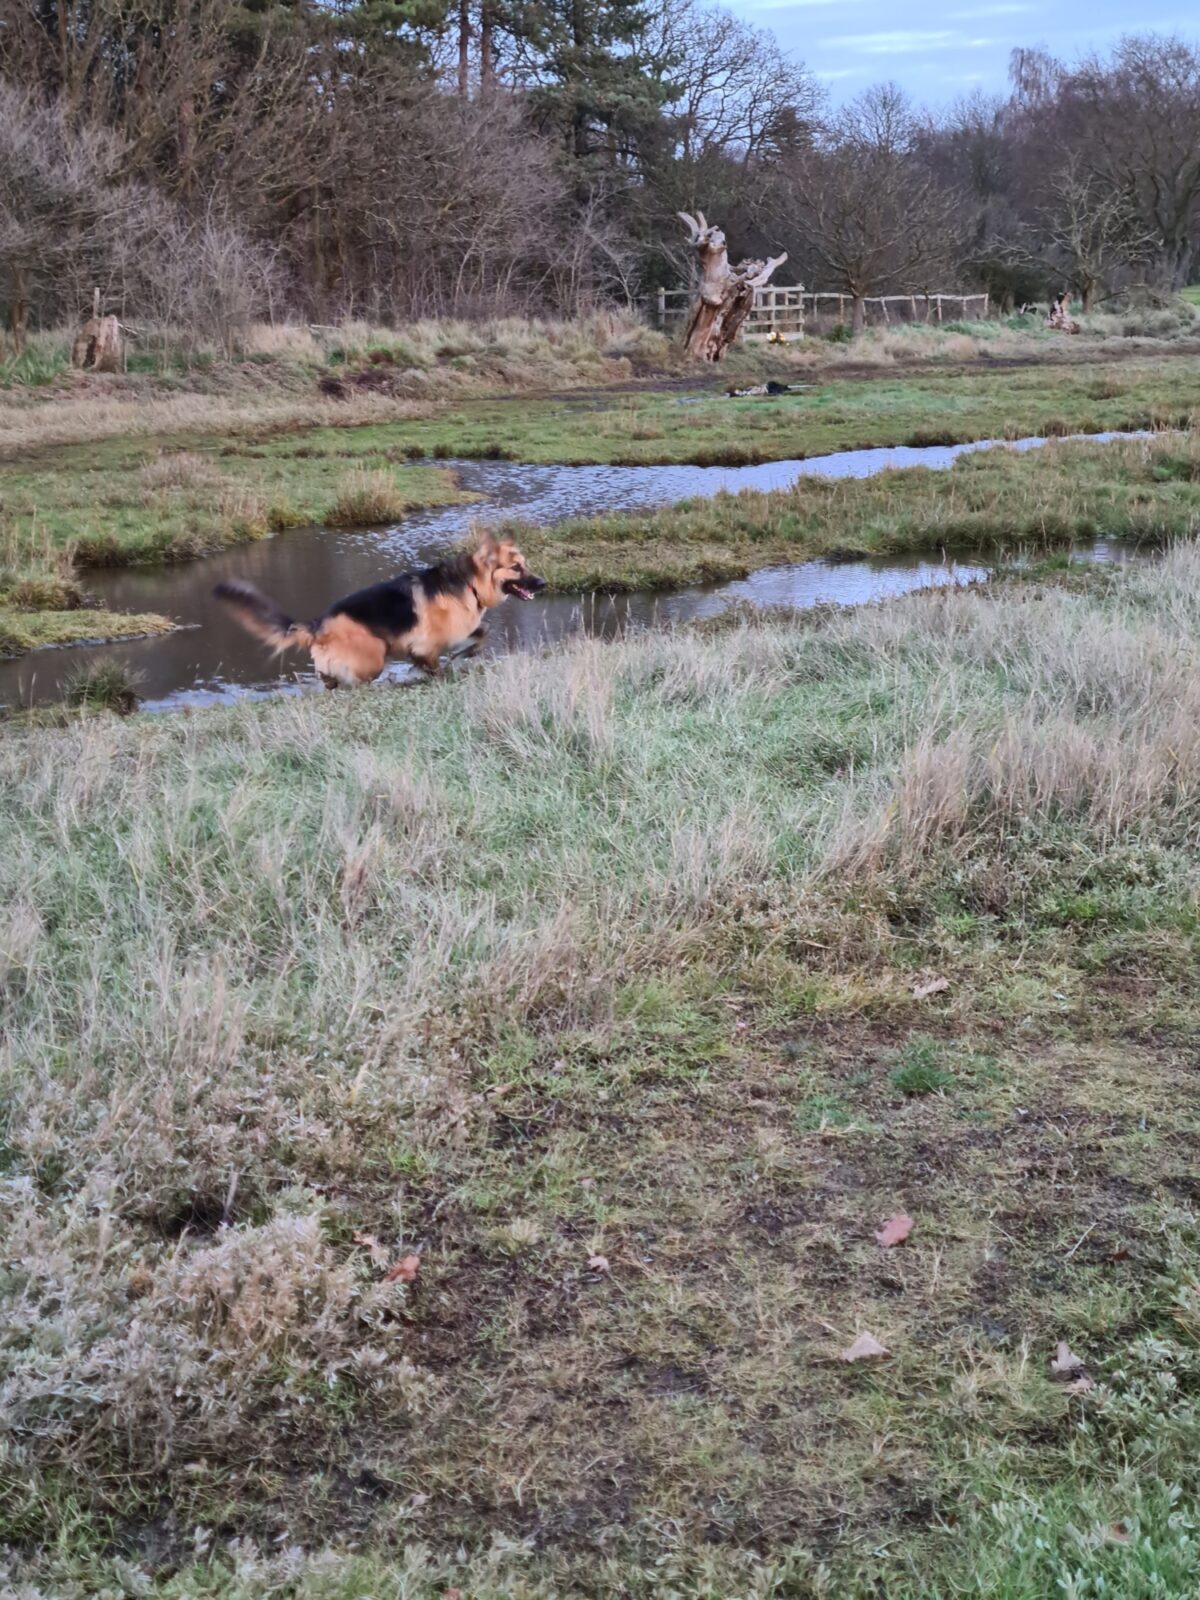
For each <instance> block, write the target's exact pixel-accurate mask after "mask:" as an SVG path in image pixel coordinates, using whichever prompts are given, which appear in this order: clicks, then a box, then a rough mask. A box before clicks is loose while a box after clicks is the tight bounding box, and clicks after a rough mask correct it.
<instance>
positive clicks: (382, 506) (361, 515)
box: [325, 467, 410, 528]
mask: <svg viewBox="0 0 1200 1600" xmlns="http://www.w3.org/2000/svg"><path fill="white" fill-rule="evenodd" d="M409 503H410V502H409V501H408V500H407V499H406V498H405V496H404V495H403V494H402V492H401V491H400V489H399V487H398V486H397V483H396V479H395V477H394V476H393V474H392V473H391V472H389V471H388V470H387V468H386V467H375V468H369V467H356V468H355V469H354V471H353V472H350V473H348V474H347V475H346V476H345V477H344V478H343V479H342V481H341V483H340V485H339V486H338V492H337V498H336V499H335V500H334V501H333V503H332V504H331V505H330V507H329V509H328V510H327V511H326V513H325V521H326V522H327V523H328V524H329V525H330V527H334V528H353V527H359V526H362V527H368V526H372V525H374V524H377V523H382V522H393V521H395V520H396V519H397V518H398V517H401V516H403V514H404V512H405V511H406V510H407V509H408V506H409Z"/></svg>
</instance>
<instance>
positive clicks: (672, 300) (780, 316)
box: [655, 283, 991, 340]
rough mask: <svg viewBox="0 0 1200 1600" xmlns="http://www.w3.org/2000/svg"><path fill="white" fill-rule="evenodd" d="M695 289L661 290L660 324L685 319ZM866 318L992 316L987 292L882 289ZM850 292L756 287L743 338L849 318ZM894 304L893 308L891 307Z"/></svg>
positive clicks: (785, 335)
mask: <svg viewBox="0 0 1200 1600" xmlns="http://www.w3.org/2000/svg"><path fill="white" fill-rule="evenodd" d="M691 303H692V290H690V289H660V290H659V291H658V298H657V303H656V308H655V309H656V311H657V322H658V326H659V327H660V328H668V327H670V326H671V325H672V324H673V323H678V322H683V321H684V320H685V319H686V317H687V314H688V311H689V309H690V308H691ZM864 304H865V306H866V316H867V321H868V323H870V324H872V325H874V326H877V327H878V326H884V325H887V326H892V325H894V324H897V323H910V322H931V323H935V324H936V323H939V322H953V321H955V320H956V319H959V318H963V319H965V318H967V317H974V318H981V317H988V316H990V315H991V300H990V298H989V297H988V296H987V295H986V294H883V295H869V296H868V297H867V299H866V300H865V302H864ZM853 305H854V302H853V299H852V298H851V296H850V295H848V294H836V293H826V292H823V291H812V290H808V289H806V288H805V287H804V285H803V284H800V283H793V284H770V283H769V284H767V286H766V287H765V288H763V289H756V290H755V291H754V308H753V310H752V311H751V312H750V315H749V316H748V317H747V318H746V321H745V324H744V325H743V327H742V333H741V337H742V338H743V339H749V340H754V339H770V338H773V337H776V336H778V337H779V338H782V339H799V338H800V337H802V335H803V333H804V324H805V319H806V317H807V318H811V319H813V320H815V319H817V318H820V319H822V320H825V319H827V318H831V319H832V320H834V321H836V322H846V321H848V319H849V317H850V315H851V311H852V309H853ZM889 307H890V308H891V309H890V310H889V309H888V308H889Z"/></svg>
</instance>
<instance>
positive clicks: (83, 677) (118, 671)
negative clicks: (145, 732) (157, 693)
mask: <svg viewBox="0 0 1200 1600" xmlns="http://www.w3.org/2000/svg"><path fill="white" fill-rule="evenodd" d="M143 681H144V677H143V674H142V673H140V672H135V671H132V670H131V669H130V668H128V667H126V666H124V665H123V664H122V663H120V662H117V661H98V662H93V663H92V664H90V665H89V666H86V667H83V668H81V669H80V670H79V671H78V672H76V673H74V674H73V675H72V676H71V677H70V678H68V679H67V680H66V682H65V683H64V685H63V699H64V700H65V701H66V703H67V704H68V705H69V706H80V707H82V708H84V709H86V710H88V711H115V712H116V713H117V715H118V716H122V717H126V716H128V715H129V714H130V712H132V711H136V710H137V708H138V705H139V704H140V702H141V687H142V683H143Z"/></svg>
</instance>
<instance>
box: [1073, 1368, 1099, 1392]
mask: <svg viewBox="0 0 1200 1600" xmlns="http://www.w3.org/2000/svg"><path fill="white" fill-rule="evenodd" d="M1095 1387H1096V1385H1095V1382H1094V1381H1093V1380H1092V1379H1091V1378H1089V1377H1088V1375H1087V1373H1086V1372H1083V1373H1080V1375H1079V1377H1078V1378H1076V1379H1075V1380H1074V1382H1072V1383H1069V1384H1067V1387H1066V1393H1067V1394H1087V1393H1088V1391H1089V1390H1091V1389H1094V1388H1095Z"/></svg>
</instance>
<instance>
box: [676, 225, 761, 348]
mask: <svg viewBox="0 0 1200 1600" xmlns="http://www.w3.org/2000/svg"><path fill="white" fill-rule="evenodd" d="M679 216H680V218H681V220H682V221H683V222H685V223H686V224H687V226H688V228H689V230H690V232H691V235H692V243H693V244H694V245H695V247H696V254H697V256H698V257H699V259H700V288H699V293H698V294H697V297H696V302H695V304H694V305H693V307H692V314H691V316H690V317H689V318H688V325H687V333H686V334H685V335H684V341H683V343H684V348H685V349H686V350H687V352H688V354H689V355H693V356H699V357H700V359H701V361H720V359H721V357H722V356H723V355H724V354H725V352H726V350H728V349H729V346H730V345H731V344H732V343H733V341H734V340H735V339H736V338H737V336H738V333H739V331H740V329H741V326H742V323H743V322H745V320H746V318H747V317H748V316H749V314H750V310H751V307H752V306H753V305H754V291H755V290H756V289H761V288H762V286H763V285H764V284H765V283H767V282H768V281H769V279H770V277H771V274H772V273H773V272H774V271H775V269H776V267H781V266H782V265H783V263H784V262H785V261H786V260H787V251H786V250H785V251H784V253H783V255H781V256H771V257H770V259H769V260H767V261H742V262H739V263H738V265H737V266H736V267H731V266H730V265H729V253H728V251H727V249H726V247H725V235H724V234H723V233H722V232H721V230H720V228H717V227H710V226H709V224H708V223H707V222H706V221H705V220H704V213H703V211H697V213H696V215H695V216H694V217H693V216H692V215H691V214H690V212H687V211H681V212H680V213H679Z"/></svg>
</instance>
